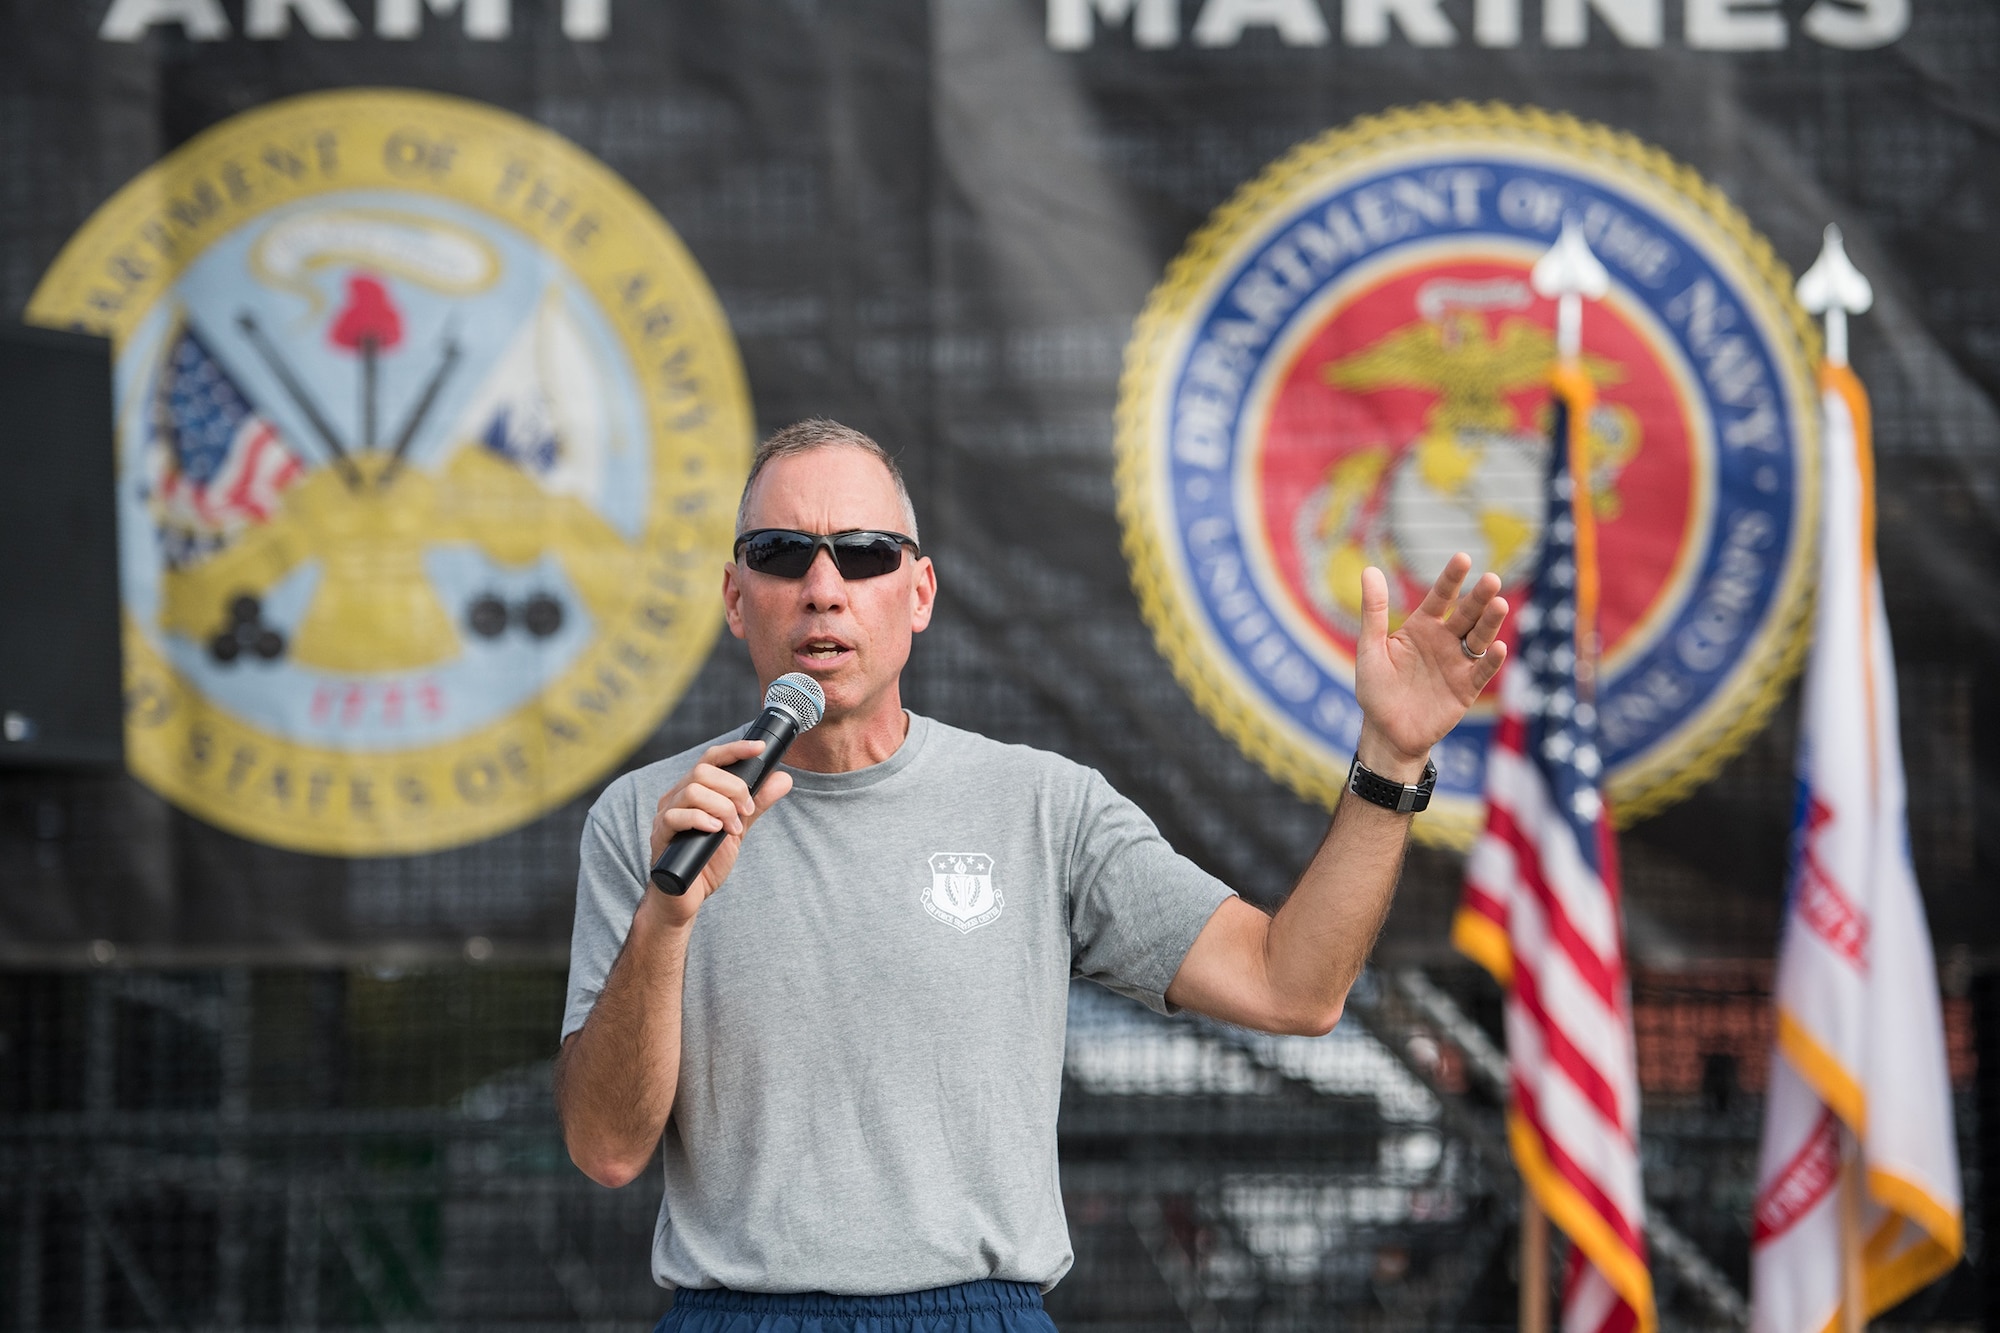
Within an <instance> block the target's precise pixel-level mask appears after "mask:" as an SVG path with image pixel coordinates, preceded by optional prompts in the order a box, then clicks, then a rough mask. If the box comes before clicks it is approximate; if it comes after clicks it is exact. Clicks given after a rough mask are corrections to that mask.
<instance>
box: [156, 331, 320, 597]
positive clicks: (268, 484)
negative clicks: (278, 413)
mask: <svg viewBox="0 0 2000 1333" xmlns="http://www.w3.org/2000/svg"><path fill="white" fill-rule="evenodd" d="M154 407H155V411H154V417H153V427H154V433H153V448H152V449H151V450H150V455H151V457H150V466H151V474H152V475H151V492H152V497H153V500H154V503H155V505H156V506H157V513H158V517H159V520H160V523H159V527H160V536H161V540H162V541H163V542H164V543H165V544H166V545H167V548H168V549H167V558H168V562H169V563H170V564H182V563H185V562H186V561H187V560H189V559H192V558H194V557H195V556H197V555H199V554H202V553H203V552H205V551H208V550H212V549H214V548H215V547H217V546H220V545H221V544H223V542H225V541H226V540H227V539H228V536H229V534H230V533H231V532H233V531H234V530H236V529H238V528H240V527H243V526H245V525H247V524H252V523H263V522H266V521H267V520H269V519H270V517H271V515H272V513H273V512H274V511H275V510H276V508H277V505H278V497H279V495H280V494H281V493H282V492H283V491H284V489H285V488H286V487H287V486H290V485H291V484H292V483H293V482H295V481H297V480H298V479H299V477H300V476H302V475H303V474H304V472H305V467H304V465H303V464H301V463H300V462H299V459H298V456H297V455H296V454H294V453H293V452H292V451H291V450H290V449H288V448H286V447H285V443H284V440H283V439H282V438H281V437H280V436H279V433H278V428H277V427H276V426H275V425H273V424H272V423H271V421H270V420H269V419H268V418H267V417H265V416H264V415H263V414H262V413H261V412H259V411H258V410H257V409H256V407H255V406H253V405H252V404H251V402H250V400H249V398H248V397H247V396H245V394H244V392H243V390H242V388H241V387H240V386H238V384H237V383H236V381H235V380H234V379H232V378H231V377H230V375H229V372H228V371H227V370H225V369H224V368H223V366H222V363H221V362H220V361H218V360H217V359H216V357H215V354H214V352H212V351H211V350H210V349H209V346H208V344H207V342H206V341H204V340H203V338H202V337H201V335H200V334H198V333H197V332H195V330H194V328H193V326H191V325H187V324H183V325H181V326H180V329H179V331H178V332H177V333H176V334H175V335H174V337H173V339H172V341H171V342H170V343H169V345H168V348H167V353H166V356H165V357H164V358H163V360H162V362H161V365H160V376H159V384H158V389H157V392H156V396H155V400H154Z"/></svg>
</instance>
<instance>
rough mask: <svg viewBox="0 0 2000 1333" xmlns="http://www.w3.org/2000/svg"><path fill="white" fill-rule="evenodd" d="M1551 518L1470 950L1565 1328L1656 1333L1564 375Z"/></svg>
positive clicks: (1491, 766)
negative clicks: (1503, 1051)
mask: <svg viewBox="0 0 2000 1333" xmlns="http://www.w3.org/2000/svg"><path fill="white" fill-rule="evenodd" d="M1555 390H1556V393H1555V399H1556V401H1555V414H1554V415H1555V424H1554V432H1553V440H1552V445H1551V449H1550V453H1551V459H1550V466H1549V486H1548V510H1547V517H1546V519H1545V521H1544V524H1543V528H1542V532H1543V536H1542V546H1541V552H1540V555H1539V557H1538V559H1537V562H1536V567H1535V572H1534V576H1533V583H1532V586H1531V592H1530V595H1529V599H1528V601H1527V602H1526V604H1525V605H1523V606H1522V607H1521V608H1520V609H1519V610H1518V611H1516V612H1515V617H1514V618H1515V627H1516V630H1517V633H1518V635H1519V647H1518V648H1517V649H1516V652H1515V655H1514V657H1513V658H1512V660H1511V661H1510V662H1509V664H1508V667H1507V670H1506V671H1505V672H1504V673H1503V678H1502V682H1501V692H1500V712H1501V720H1500V726H1499V729H1498V730H1497V731H1496V732H1495V734H1494V739H1493V743H1492V747H1491V748H1490V749H1489V750H1488V752H1487V758H1486V802H1487V822H1486V831H1485V832H1484V833H1483V834H1482V835H1481V836H1480V838H1479V841H1478V842H1477V843H1476V844H1474V846H1473V849H1472V854H1471V856H1470V858H1469V859H1468V860H1467V863H1466V879H1465V896H1464V899H1463V901H1462V902H1461V904H1460V906H1459V910H1458V917H1457V920H1456V921H1455V922H1454V923H1453V927H1452V941H1453V943H1454V944H1456V945H1457V947H1458V948H1459V950H1460V951H1461V952H1463V953H1465V954H1466V955H1468V956H1469V957H1471V958H1472V959H1473V960H1474V961H1475V962H1478V963H1479V964H1481V965H1482V966H1484V967H1485V968H1486V970H1487V971H1489V972H1491V973H1492V974H1493V976H1494V979H1495V980H1497V981H1498V982H1499V983H1500V984H1501V986H1502V987H1503V988H1504V989H1505V991H1506V993H1507V999H1506V1026H1507V1055H1508V1063H1509V1065H1510V1066H1511V1069H1512V1077H1513V1088H1512V1103H1513V1104H1512V1105H1511V1106H1510V1107H1509V1109H1508V1115H1507V1121H1508V1137H1509V1140H1510V1142H1511V1144H1512V1147H1513V1151H1514V1161H1515V1164H1516V1165H1517V1166H1518V1167H1519V1168H1520V1171H1521V1178H1522V1180H1523V1182H1524V1183H1525V1184H1526V1186H1527V1188H1528V1190H1529V1191H1530V1192H1531V1193H1532V1194H1533V1196H1534V1199H1535V1201H1536V1203H1537V1204H1539V1206H1540V1207H1541V1209H1542V1211H1543V1212H1544V1213H1545V1214H1547V1215H1548V1217H1549V1219H1550V1220H1551V1221H1552V1222H1554V1223H1555V1225H1556V1226H1557V1227H1559V1228H1561V1230H1562V1232H1563V1234H1564V1235H1566V1236H1567V1237H1568V1238H1569V1240H1570V1260H1569V1268H1568V1270H1567V1271H1566V1273H1565V1275H1564V1279H1563V1286H1562V1293H1563V1300H1562V1328H1563V1330H1564V1333H1627V1331H1628V1330H1640V1333H1650V1330H1651V1329H1652V1328H1653V1327H1654V1324H1655V1319H1654V1306H1653V1284H1652V1277H1651V1274H1650V1273H1649V1272H1648V1270H1647V1267H1646V1242H1645V1233H1644V1207H1643V1199H1644V1193H1643V1189H1642V1187H1641V1183H1640V1173H1639V1087H1638V1076H1637V1072H1636V1067H1635V1063H1634V1058H1633V1039H1632V1009H1631V998H1630V990H1629V986H1628V985H1627V982H1626V976H1625V947H1624V933H1623V930H1622V927H1621V919H1620V913H1619V907H1618V858H1617V842H1616V839H1615V837H1614V835H1613V832H1612V828H1611V818H1610V812H1609V811H1608V810H1607V808H1606V806H1605V803H1604V797H1603V791H1602V788H1601V783H1602V779H1603V774H1604V763H1603V757H1602V755H1601V753H1600V752H1599V750H1598V746H1597V716H1596V709H1595V706H1594V704H1593V703H1592V698H1593V692H1592V689H1591V680H1592V671H1593V660H1594V657H1595V652H1594V645H1595V629H1594V625H1595V619H1596V603H1597V586H1596V585H1597V572H1596V558H1595V554H1596V553H1595V546H1596V538H1595V524H1594V522H1593V518H1592V514H1591V509H1590V505H1589V503H1588V500H1587V498H1585V497H1579V496H1577V495H1576V494H1575V487H1574V485H1573V481H1572V479H1573V478H1574V477H1575V476H1577V475H1578V474H1579V473H1580V474H1582V475H1584V476H1586V477H1587V475H1588V470H1587V464H1585V463H1584V460H1583V452H1582V449H1581V447H1580V439H1581V436H1582V433H1583V431H1584V428H1585V423H1586V422H1587V421H1588V417H1589V412H1590V407H1591V403H1592V398H1593V394H1592V390H1591V385H1590V381H1589V379H1588V378H1587V377H1586V376H1585V375H1584V373H1583V372H1582V370H1581V369H1580V368H1579V367H1578V366H1576V365H1575V364H1574V363H1573V362H1571V363H1567V364H1565V365H1564V366H1562V367H1560V368H1559V369H1558V370H1557V372H1556V376H1555Z"/></svg>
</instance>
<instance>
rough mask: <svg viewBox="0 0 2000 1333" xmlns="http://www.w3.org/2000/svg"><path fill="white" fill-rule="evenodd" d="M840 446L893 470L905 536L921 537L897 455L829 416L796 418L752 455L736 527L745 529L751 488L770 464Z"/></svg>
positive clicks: (890, 475) (890, 472)
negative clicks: (781, 459) (863, 454)
mask: <svg viewBox="0 0 2000 1333" xmlns="http://www.w3.org/2000/svg"><path fill="white" fill-rule="evenodd" d="M836 445H844V446H846V447H847V448H850V449H859V450H861V451H862V452H863V453H865V454H869V455H871V456H873V457H874V459H875V460H876V461H877V462H879V463H881V465H882V466H883V467H885V468H887V469H889V479H890V480H891V481H893V482H895V483H896V497H897V498H898V499H900V500H901V501H902V502H903V526H904V527H905V528H907V529H908V531H907V532H905V533H904V534H903V535H904V536H906V537H908V538H910V540H912V541H915V540H917V507H916V506H915V505H914V504H912V503H911V502H910V488H909V485H908V484H907V483H906V482H904V480H903V469H901V468H899V467H897V466H896V460H895V458H894V457H893V456H891V454H890V453H889V451H888V450H887V449H884V448H883V447H882V446H881V445H879V444H877V443H876V442H875V441H874V439H873V438H871V437H870V436H867V435H864V434H862V433H861V432H860V431H858V430H856V429H854V427H852V426H843V425H841V424H840V423H839V422H838V421H829V420H827V419H826V418H825V417H808V418H806V420H804V421H794V422H793V423H792V424H791V425H789V426H786V427H785V428H784V429H783V430H780V431H778V432H776V433H775V434H773V435H772V436H771V437H770V438H769V439H767V440H765V441H764V442H763V443H762V444H760V445H758V446H757V452H756V453H755V454H753V455H752V456H751V458H750V475H749V476H747V477H745V478H744V479H743V498H742V499H741V500H739V501H737V504H736V530H737V531H738V532H742V531H743V522H744V517H745V515H747V514H748V513H749V512H750V488H751V487H753V486H755V485H756V484H757V474H758V473H760V472H762V471H763V470H764V468H765V466H766V465H767V464H770V463H773V462H776V461H777V460H778V459H780V458H790V457H791V456H792V455H794V454H809V453H811V452H812V451H813V450H815V449H830V448H833V447H835V446H836Z"/></svg>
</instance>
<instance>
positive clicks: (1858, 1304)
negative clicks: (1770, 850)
mask: <svg viewBox="0 0 2000 1333" xmlns="http://www.w3.org/2000/svg"><path fill="white" fill-rule="evenodd" d="M1797 291H1798V298H1799V304H1800V305H1802V306H1804V307H1805V308H1806V309H1807V310H1808V311H1810V312H1811V313H1813V314H1815V315H1820V316H1822V317H1823V318H1824V319H1825V320H1826V353H1825V358H1824V359H1825V364H1826V365H1827V366H1828V367H1832V368H1835V369H1842V368H1845V367H1846V365H1847V317H1848V316H1849V315H1859V314H1862V313H1864V312H1865V311H1866V310H1867V309H1868V308H1869V307H1870V306H1871V305H1873V304H1874V303H1875V292H1874V289H1873V288H1872V287H1871V286H1870V285H1869V283H1868V279H1867V278H1865V277H1863V276H1862V274H1861V272H1860V270H1858V269H1856V268H1855V267H1854V264H1853V263H1852V261H1850V260H1849V259H1848V257H1847V247H1846V246H1845V245H1844V244H1842V242H1841V237H1840V228H1839V227H1836V226H1832V225H1829V226H1828V227H1827V229H1826V231H1825V233H1824V236H1823V238H1822V243H1821V246H1820V252H1819V258H1817V259H1815V260H1814V261H1813V265H1812V267H1811V268H1809V269H1807V270H1806V271H1805V272H1804V273H1803V274H1802V275H1800V277H1799V282H1798V288H1797ZM1857 466H1858V469H1859V472H1860V475H1861V477H1862V478H1863V481H1862V489H1863V498H1862V511H1863V512H1862V519H1861V522H1860V525H1859V526H1860V529H1861V532H1862V544H1863V554H1862V559H1863V560H1864V561H1869V560H1872V559H1873V556H1874V551H1873V546H1874V542H1873V537H1874V534H1873V531H1872V527H1873V524H1872V523H1871V522H1870V521H1869V519H1868V517H1867V516H1868V514H1869V513H1870V512H1871V509H1872V501H1871V499H1870V497H1869V496H1868V494H1867V491H1868V484H1867V477H1868V475H1869V473H1870V471H1871V470H1872V469H1871V465H1870V460H1869V459H1868V458H1866V457H1865V456H1864V457H1862V458H1860V459H1858V460H1857ZM1861 624H1862V633H1863V644H1864V649H1863V652H1862V669H1863V671H1864V673H1872V666H1873V663H1872V660H1871V659H1872V657H1873V652H1872V649H1870V648H1869V647H1867V640H1866V635H1867V631H1868V625H1869V617H1868V615H1867V614H1866V612H1865V611H1864V613H1863V615H1862V618H1861ZM1868 697H1869V698H1870V699H1873V698H1874V697H1875V690H1874V686H1873V683H1872V674H1871V683H1870V685H1869V688H1868ZM1868 741H1869V747H1870V758H1871V761H1872V760H1873V758H1874V753H1873V749H1874V743H1875V728H1874V725H1873V724H1872V723H1870V725H1869V727H1868ZM1874 767H1875V765H1874V763H1873V762H1871V764H1870V768H1871V769H1873V768H1874ZM1873 785H1874V780H1873V778H1872V777H1871V782H1870V786H1871V788H1872V787H1873ZM1866 1169H1867V1163H1866V1162H1865V1161H1864V1160H1863V1153H1862V1150H1861V1143H1860V1141H1859V1140H1858V1139H1857V1138H1856V1137H1855V1135H1854V1129H1853V1127H1852V1126H1849V1125H1846V1124H1842V1125H1841V1127H1840V1183H1839V1197H1838V1199H1837V1201H1836V1210H1837V1213H1838V1217H1839V1223H1840V1317H1839V1324H1840V1333H1861V1331H1862V1330H1863V1329H1865V1328H1866V1327H1867V1326H1868V1305H1867V1290H1866V1286H1865V1283H1864V1282H1863V1277H1864V1274H1865V1272H1866V1261H1865V1259H1864V1257H1863V1255H1862V1235H1861V1232H1862V1210H1863V1208H1864V1206H1865V1205H1866V1202H1867V1187H1866V1182H1865V1178H1864V1173H1865V1171H1866Z"/></svg>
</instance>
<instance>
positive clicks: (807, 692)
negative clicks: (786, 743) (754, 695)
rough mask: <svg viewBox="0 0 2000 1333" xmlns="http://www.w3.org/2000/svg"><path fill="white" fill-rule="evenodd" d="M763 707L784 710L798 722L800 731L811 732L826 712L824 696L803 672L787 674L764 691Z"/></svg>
mask: <svg viewBox="0 0 2000 1333" xmlns="http://www.w3.org/2000/svg"><path fill="white" fill-rule="evenodd" d="M764 707H766V708H782V709H784V710H785V711H786V712H787V713H790V714H791V715H792V716H793V717H795V718H797V719H798V720H799V730H800V731H811V730H812V729H813V728H814V727H816V726H818V725H819V720H820V718H821V716H822V715H824V714H825V712H826V694H825V693H824V692H823V691H822V690H821V689H820V687H819V682H818V681H816V680H814V679H813V678H812V677H811V676H808V675H807V674H806V673H805V672H803V671H792V672H787V673H786V674H785V675H782V676H780V677H778V678H777V679H776V680H774V681H772V682H771V688H770V689H768V690H766V691H764Z"/></svg>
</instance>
